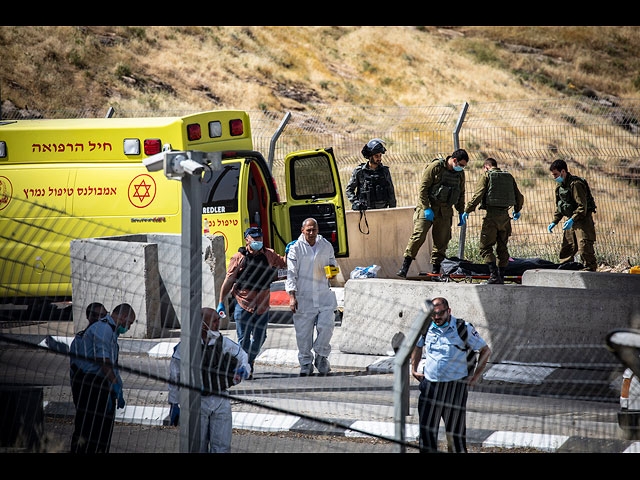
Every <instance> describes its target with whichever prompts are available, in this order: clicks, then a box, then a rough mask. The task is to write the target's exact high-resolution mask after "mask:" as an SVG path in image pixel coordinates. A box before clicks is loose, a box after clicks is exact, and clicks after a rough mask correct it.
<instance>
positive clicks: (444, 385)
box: [411, 297, 491, 453]
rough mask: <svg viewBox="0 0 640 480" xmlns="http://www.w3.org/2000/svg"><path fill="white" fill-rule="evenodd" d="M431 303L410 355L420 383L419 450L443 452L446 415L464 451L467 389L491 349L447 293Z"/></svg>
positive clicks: (454, 442) (449, 433)
mask: <svg viewBox="0 0 640 480" xmlns="http://www.w3.org/2000/svg"><path fill="white" fill-rule="evenodd" d="M432 303H433V314H432V315H433V316H432V322H431V323H430V324H428V325H426V326H425V327H426V328H425V331H424V332H423V334H422V335H420V337H419V338H418V341H417V343H416V346H415V347H414V349H413V352H412V354H411V373H412V375H413V376H414V378H416V380H418V381H419V382H420V396H419V397H418V418H419V422H420V430H419V446H420V453H431V452H437V451H438V428H439V426H440V419H441V418H442V419H444V425H445V431H446V432H447V437H449V438H450V439H451V440H452V445H451V447H452V449H453V451H454V452H455V453H465V452H466V451H467V440H466V435H467V427H466V407H467V395H468V390H469V387H470V386H473V385H475V384H476V382H477V381H478V379H479V378H480V377H481V375H482V372H483V371H484V369H485V366H486V365H487V361H488V360H489V356H490V355H491V349H490V348H489V346H488V345H487V343H486V342H485V341H484V340H483V339H482V337H480V335H479V334H478V332H477V330H476V329H475V328H474V327H473V325H471V324H470V323H468V322H465V321H464V320H462V319H459V318H456V317H454V316H453V315H452V314H451V309H450V308H449V303H448V302H447V300H446V299H445V298H442V297H439V298H435V299H433V301H432ZM423 351H424V352H425V358H424V362H423V355H422V354H423ZM476 352H478V355H477V360H476Z"/></svg>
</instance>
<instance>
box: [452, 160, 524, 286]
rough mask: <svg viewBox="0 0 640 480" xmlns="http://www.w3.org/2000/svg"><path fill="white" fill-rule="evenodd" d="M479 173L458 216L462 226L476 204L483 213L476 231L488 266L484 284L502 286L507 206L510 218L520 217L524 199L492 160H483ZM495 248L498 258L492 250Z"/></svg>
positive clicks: (506, 259)
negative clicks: (471, 193) (474, 187)
mask: <svg viewBox="0 0 640 480" xmlns="http://www.w3.org/2000/svg"><path fill="white" fill-rule="evenodd" d="M482 169H483V172H482V175H481V176H480V178H479V179H478V183H477V185H476V190H475V193H474V194H473V198H472V199H471V201H470V202H469V203H467V207H466V208H465V209H464V214H463V215H462V223H463V224H465V223H466V221H467V217H468V216H469V214H470V213H471V212H473V211H474V210H475V209H476V207H477V206H478V204H480V208H481V209H482V210H486V211H487V214H486V215H485V217H484V219H483V220H482V230H481V232H480V255H482V257H483V259H484V262H485V263H486V264H487V265H489V272H490V277H489V280H488V281H487V283H492V284H493V283H497V284H502V283H504V269H505V267H506V266H507V265H508V264H509V249H508V247H507V243H508V242H509V237H510V236H511V217H510V216H509V207H513V219H514V220H518V218H520V210H522V205H523V203H524V197H523V196H522V194H521V193H520V190H519V189H518V185H517V184H516V181H515V179H514V178H513V176H512V175H511V174H510V173H509V172H504V171H502V170H500V169H499V168H498V162H496V161H495V159H493V158H487V159H486V160H485V161H484V165H483V167H482ZM494 246H495V248H496V254H497V257H498V261H497V265H496V255H494V253H493V247H494Z"/></svg>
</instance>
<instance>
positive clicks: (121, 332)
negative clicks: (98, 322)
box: [116, 325, 127, 335]
mask: <svg viewBox="0 0 640 480" xmlns="http://www.w3.org/2000/svg"><path fill="white" fill-rule="evenodd" d="M126 331H127V327H123V326H122V325H118V328H117V329H116V332H117V333H118V335H122V334H123V333H126Z"/></svg>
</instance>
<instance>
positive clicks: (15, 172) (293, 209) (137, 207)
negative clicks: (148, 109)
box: [0, 111, 348, 303]
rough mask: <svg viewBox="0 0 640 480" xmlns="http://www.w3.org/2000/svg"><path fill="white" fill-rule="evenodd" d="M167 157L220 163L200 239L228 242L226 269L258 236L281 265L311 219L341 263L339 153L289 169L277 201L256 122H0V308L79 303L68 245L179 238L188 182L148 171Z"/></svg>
mask: <svg viewBox="0 0 640 480" xmlns="http://www.w3.org/2000/svg"><path fill="white" fill-rule="evenodd" d="M163 151H203V152H222V169H219V170H215V169H205V171H204V172H203V174H202V184H203V188H202V191H203V193H202V195H203V198H202V231H203V234H212V235H222V236H223V237H224V239H225V250H226V257H227V263H228V259H229V258H230V257H231V255H233V254H234V253H235V252H237V250H238V248H239V247H241V246H244V239H243V233H244V231H245V230H246V229H247V228H248V227H249V226H260V227H261V228H262V230H263V232H264V243H265V246H267V247H271V248H273V249H274V250H276V251H277V252H278V253H280V254H284V249H285V247H286V245H287V243H289V242H290V241H291V240H292V239H296V238H297V237H298V236H299V234H300V227H301V225H302V221H303V220H304V219H305V218H307V217H314V218H316V219H317V220H318V223H319V226H320V234H321V235H323V236H324V237H325V238H327V239H328V240H329V241H330V242H331V243H332V244H333V246H334V250H335V254H336V256H337V257H343V256H347V255H348V242H347V236H346V235H347V231H346V220H345V211H344V205H343V199H342V188H341V185H340V177H339V174H338V170H337V167H336V160H335V157H334V154H333V151H332V149H331V148H324V149H317V150H308V151H303V152H295V153H292V154H290V155H288V156H287V157H286V159H285V178H286V186H285V188H286V202H281V201H280V198H279V194H278V190H277V187H276V184H275V181H274V178H273V176H272V174H271V172H270V170H269V166H268V164H267V162H266V161H265V159H264V157H263V155H262V154H261V153H259V152H256V151H253V142H252V139H251V124H250V121H249V116H248V115H247V113H246V112H242V111H211V112H203V113H197V114H194V115H188V116H184V117H166V118H98V119H73V120H17V121H12V120H4V121H0V303H11V302H14V303H19V302H20V299H24V298H29V297H50V298H51V297H55V298H59V297H65V298H68V297H70V296H71V271H70V258H69V250H70V242H71V240H74V239H79V238H93V237H105V236H114V235H126V234H132V233H151V232H158V233H180V228H181V226H180V225H181V207H180V205H181V188H182V187H181V182H179V181H176V180H172V179H168V178H166V177H165V175H164V171H162V170H160V171H154V172H150V171H148V170H147V169H146V168H145V166H144V165H143V162H142V160H143V159H145V158H148V157H150V156H152V155H156V154H158V153H160V152H163Z"/></svg>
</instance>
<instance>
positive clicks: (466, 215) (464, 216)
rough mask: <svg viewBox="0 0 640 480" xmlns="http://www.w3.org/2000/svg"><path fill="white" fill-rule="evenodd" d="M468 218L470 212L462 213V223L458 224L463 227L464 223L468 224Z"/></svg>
mask: <svg viewBox="0 0 640 480" xmlns="http://www.w3.org/2000/svg"><path fill="white" fill-rule="evenodd" d="M467 218H469V214H468V213H467V212H463V213H461V214H460V223H458V226H459V227H461V226H462V225H466V223H467Z"/></svg>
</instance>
